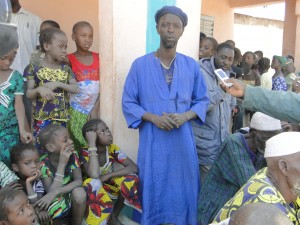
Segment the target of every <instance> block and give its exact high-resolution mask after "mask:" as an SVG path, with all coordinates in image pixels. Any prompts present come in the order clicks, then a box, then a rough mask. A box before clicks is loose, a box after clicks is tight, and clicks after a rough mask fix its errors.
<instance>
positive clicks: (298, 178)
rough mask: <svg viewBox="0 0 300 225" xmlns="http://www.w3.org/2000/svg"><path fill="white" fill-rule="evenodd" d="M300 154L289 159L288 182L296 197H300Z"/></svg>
mask: <svg viewBox="0 0 300 225" xmlns="http://www.w3.org/2000/svg"><path fill="white" fill-rule="evenodd" d="M299 160H300V153H299V152H298V153H295V154H293V155H290V157H288V159H287V182H288V184H289V186H290V188H291V190H292V192H293V194H294V195H295V196H296V197H300V164H299Z"/></svg>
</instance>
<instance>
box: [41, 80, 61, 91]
mask: <svg viewBox="0 0 300 225" xmlns="http://www.w3.org/2000/svg"><path fill="white" fill-rule="evenodd" d="M44 87H46V88H49V89H50V90H51V91H54V90H55V89H57V88H58V87H59V82H57V81H53V82H48V83H45V84H44Z"/></svg>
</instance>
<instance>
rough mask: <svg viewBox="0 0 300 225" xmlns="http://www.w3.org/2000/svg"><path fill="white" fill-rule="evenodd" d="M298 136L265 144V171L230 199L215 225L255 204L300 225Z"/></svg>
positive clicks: (292, 134) (287, 135) (293, 134)
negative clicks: (262, 204)
mask: <svg viewBox="0 0 300 225" xmlns="http://www.w3.org/2000/svg"><path fill="white" fill-rule="evenodd" d="M299 140H300V132H285V133H281V134H278V135H276V136H274V137H272V138H270V139H269V140H268V141H267V142H266V150H265V158H266V160H267V165H268V167H267V168H264V169H262V170H260V171H258V172H257V173H256V174H255V175H254V176H253V177H251V178H250V180H249V181H248V182H247V183H246V184H245V185H244V186H243V187H242V188H241V189H240V190H239V191H238V192H237V193H236V194H235V196H234V197H233V198H231V199H230V200H229V201H228V202H227V203H226V204H225V206H224V207H223V208H222V209H221V211H220V212H219V213H218V215H217V216H216V218H215V220H214V222H220V221H223V220H226V219H228V218H229V217H231V216H232V215H233V214H234V212H235V211H236V210H237V209H238V208H239V207H240V206H243V205H247V204H250V203H256V202H265V203H269V204H274V205H275V206H276V207H278V208H279V209H280V210H281V211H282V212H283V213H284V214H286V215H287V216H288V217H289V219H290V220H291V221H292V222H293V223H294V224H295V225H297V224H299V218H298V216H297V215H298V213H299V204H298V202H296V199H297V198H298V197H299V196H300V164H299V162H300V145H299Z"/></svg>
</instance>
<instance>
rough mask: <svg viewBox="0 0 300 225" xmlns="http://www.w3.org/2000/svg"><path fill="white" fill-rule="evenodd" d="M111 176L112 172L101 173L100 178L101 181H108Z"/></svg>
mask: <svg viewBox="0 0 300 225" xmlns="http://www.w3.org/2000/svg"><path fill="white" fill-rule="evenodd" d="M110 178H111V177H110V173H107V174H104V175H101V176H100V177H99V179H100V181H101V182H102V183H104V182H106V181H108V180H109V179H110Z"/></svg>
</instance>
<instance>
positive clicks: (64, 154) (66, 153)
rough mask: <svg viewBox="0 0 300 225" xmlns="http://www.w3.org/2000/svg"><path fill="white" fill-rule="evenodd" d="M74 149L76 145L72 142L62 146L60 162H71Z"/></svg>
mask: <svg viewBox="0 0 300 225" xmlns="http://www.w3.org/2000/svg"><path fill="white" fill-rule="evenodd" d="M73 151H74V146H73V145H70V144H65V145H63V146H62V149H61V151H60V155H59V162H60V163H63V164H67V163H68V162H69V159H70V156H71V154H72V153H73Z"/></svg>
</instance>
